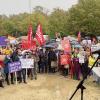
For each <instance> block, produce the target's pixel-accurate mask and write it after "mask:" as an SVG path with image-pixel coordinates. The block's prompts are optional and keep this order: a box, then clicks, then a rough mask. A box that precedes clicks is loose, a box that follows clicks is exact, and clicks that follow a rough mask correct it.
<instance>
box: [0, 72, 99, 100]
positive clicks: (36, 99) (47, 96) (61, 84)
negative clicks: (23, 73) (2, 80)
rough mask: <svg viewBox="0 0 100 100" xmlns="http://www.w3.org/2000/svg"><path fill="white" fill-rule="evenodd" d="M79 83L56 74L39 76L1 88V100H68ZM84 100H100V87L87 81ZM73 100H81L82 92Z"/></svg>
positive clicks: (90, 79) (90, 80)
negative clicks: (25, 82)
mask: <svg viewBox="0 0 100 100" xmlns="http://www.w3.org/2000/svg"><path fill="white" fill-rule="evenodd" d="M78 83H79V81H75V80H72V79H70V78H69V77H66V78H65V77H63V76H61V75H59V74H58V73H56V74H39V75H38V79H37V80H28V83H27V84H23V83H21V84H18V85H10V86H5V88H4V89H2V88H0V100H68V98H69V97H70V96H71V94H72V93H73V91H74V90H75V88H76V86H77V84H78ZM84 85H85V86H86V88H87V89H86V90H85V92H84V100H100V85H97V84H96V83H93V80H92V77H89V78H88V80H86V82H85V84H84ZM73 100H80V90H79V91H78V92H77V93H76V95H75V97H74V98H73Z"/></svg>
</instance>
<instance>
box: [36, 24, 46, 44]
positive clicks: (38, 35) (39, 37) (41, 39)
mask: <svg viewBox="0 0 100 100" xmlns="http://www.w3.org/2000/svg"><path fill="white" fill-rule="evenodd" d="M35 38H36V39H37V41H38V43H39V44H40V45H43V44H44V43H45V39H44V36H43V32H42V26H41V24H39V25H38V27H37V31H36V35H35Z"/></svg>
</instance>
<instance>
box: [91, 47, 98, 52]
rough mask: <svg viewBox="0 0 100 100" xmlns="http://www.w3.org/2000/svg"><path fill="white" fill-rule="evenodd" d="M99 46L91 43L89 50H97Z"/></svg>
mask: <svg viewBox="0 0 100 100" xmlns="http://www.w3.org/2000/svg"><path fill="white" fill-rule="evenodd" d="M99 48H100V47H99V46H97V45H92V46H91V52H94V51H96V50H98V49H99Z"/></svg>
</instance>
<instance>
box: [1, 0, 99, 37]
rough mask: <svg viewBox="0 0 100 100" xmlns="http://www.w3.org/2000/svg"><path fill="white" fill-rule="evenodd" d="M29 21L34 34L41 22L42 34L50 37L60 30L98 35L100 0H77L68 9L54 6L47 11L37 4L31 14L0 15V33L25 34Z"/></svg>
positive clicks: (62, 31)
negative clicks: (51, 10)
mask: <svg viewBox="0 0 100 100" xmlns="http://www.w3.org/2000/svg"><path fill="white" fill-rule="evenodd" d="M66 6H67V4H66ZM30 23H31V24H32V26H33V33H34V34H35V33H36V28H37V25H38V23H41V24H42V28H43V32H44V34H48V35H50V36H51V37H53V36H54V35H55V32H60V33H61V35H69V34H70V35H76V33H77V32H78V31H80V32H82V33H83V34H84V35H90V34H95V35H100V0H79V1H78V4H76V5H73V6H72V8H70V9H69V10H68V11H65V10H62V9H59V8H55V9H54V10H53V12H51V13H48V11H47V10H44V8H43V7H41V6H37V7H35V8H34V9H33V11H32V13H31V14H29V13H20V14H18V15H10V16H9V17H7V16H6V15H0V35H8V34H10V35H12V36H16V37H18V36H22V35H27V31H28V26H29V24H30ZM34 34H33V35H34Z"/></svg>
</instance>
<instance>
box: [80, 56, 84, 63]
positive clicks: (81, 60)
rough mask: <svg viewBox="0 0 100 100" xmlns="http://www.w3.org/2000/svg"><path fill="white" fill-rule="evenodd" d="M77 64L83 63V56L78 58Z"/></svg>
mask: <svg viewBox="0 0 100 100" xmlns="http://www.w3.org/2000/svg"><path fill="white" fill-rule="evenodd" d="M79 63H81V64H82V63H84V56H81V57H79Z"/></svg>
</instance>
